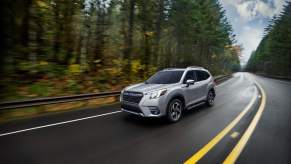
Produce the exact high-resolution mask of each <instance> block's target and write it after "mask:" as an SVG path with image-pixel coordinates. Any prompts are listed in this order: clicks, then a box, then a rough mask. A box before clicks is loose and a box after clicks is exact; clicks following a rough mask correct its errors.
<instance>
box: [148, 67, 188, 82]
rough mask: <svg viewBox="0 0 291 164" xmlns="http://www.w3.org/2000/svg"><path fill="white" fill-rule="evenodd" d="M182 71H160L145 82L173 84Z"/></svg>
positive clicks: (177, 80)
mask: <svg viewBox="0 0 291 164" xmlns="http://www.w3.org/2000/svg"><path fill="white" fill-rule="evenodd" d="M183 73H184V71H183V70H180V71H160V72H157V73H156V74H154V75H153V76H152V77H150V78H149V79H148V80H147V81H146V82H145V83H146V84H173V83H178V82H179V81H180V79H181V77H182V75H183Z"/></svg>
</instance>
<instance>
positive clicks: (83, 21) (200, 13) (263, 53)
mask: <svg viewBox="0 0 291 164" xmlns="http://www.w3.org/2000/svg"><path fill="white" fill-rule="evenodd" d="M1 3H2V4H1V15H2V18H1V23H2V25H3V26H2V28H3V29H2V30H1V42H2V46H1V57H0V67H1V69H0V73H1V81H0V87H1V94H0V99H1V101H4V100H14V99H23V98H33V97H45V96H60V95H71V94H79V93H90V92H100V91H110V90H120V89H121V88H122V87H123V86H125V85H128V84H132V83H134V82H138V81H142V80H144V79H146V78H148V77H149V76H150V75H152V74H153V73H155V72H156V71H157V70H161V69H163V68H165V67H187V66H191V65H197V66H203V67H205V68H207V69H209V70H210V71H211V72H212V74H214V75H219V74H228V73H231V72H233V71H237V70H239V69H240V63H239V56H240V54H241V51H242V47H241V46H240V45H238V44H237V43H236V41H235V35H234V34H233V31H232V27H231V25H230V24H229V22H228V20H227V18H226V16H225V11H224V10H223V8H222V6H221V4H220V3H219V1H217V0H13V1H11V0H3V1H2V2H1ZM287 10H289V12H287ZM284 11H285V12H284V13H282V15H281V16H279V17H278V18H274V20H273V22H272V24H271V25H270V27H269V29H268V30H267V31H266V33H267V34H266V36H265V38H264V40H263V42H262V43H261V44H260V46H259V48H258V50H257V51H256V52H255V53H254V54H253V56H252V60H251V62H250V63H249V69H252V70H253V69H256V68H255V67H254V65H255V66H256V65H257V63H256V61H258V59H259V60H260V61H265V63H267V61H270V62H271V63H270V65H272V68H274V69H270V70H269V69H268V70H266V71H275V70H277V68H276V69H275V67H277V66H278V69H279V68H283V67H284V68H285V65H283V64H287V62H286V61H287V60H286V59H287V58H288V57H289V66H291V64H290V55H291V53H290V44H289V45H288V44H287V43H290V27H291V25H290V20H291V19H290V4H289V9H288V8H287V7H286V8H285V10H284ZM288 27H289V28H288ZM278 31H279V32H280V33H279V32H278ZM286 33H288V34H289V35H286ZM274 34H276V35H274ZM287 36H288V37H287ZM270 42H272V43H273V42H275V43H276V44H270ZM265 47H268V48H265ZM282 47H283V48H282ZM274 51H275V52H276V55H274V56H271V55H270V54H272V52H274ZM288 55H289V56H288ZM282 62H285V63H283V64H282ZM258 66H259V65H258ZM288 71H289V73H290V72H291V71H290V67H289V70H285V72H284V73H285V74H287V73H288Z"/></svg>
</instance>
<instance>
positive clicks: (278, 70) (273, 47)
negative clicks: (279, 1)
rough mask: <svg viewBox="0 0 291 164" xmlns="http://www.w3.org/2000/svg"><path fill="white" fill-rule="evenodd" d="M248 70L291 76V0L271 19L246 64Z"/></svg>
mask: <svg viewBox="0 0 291 164" xmlns="http://www.w3.org/2000/svg"><path fill="white" fill-rule="evenodd" d="M246 70H247V71H251V72H257V73H263V74H267V75H273V76H283V77H291V2H288V3H287V4H286V5H285V6H284V9H283V11H282V12H281V13H280V14H279V15H277V16H274V17H273V19H272V20H270V22H269V25H268V26H267V27H266V28H265V34H264V37H263V39H262V41H261V42H260V44H259V46H258V48H257V49H256V51H254V52H253V53H252V55H251V57H250V60H249V61H248V64H247V66H246Z"/></svg>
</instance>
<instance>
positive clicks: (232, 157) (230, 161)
mask: <svg viewBox="0 0 291 164" xmlns="http://www.w3.org/2000/svg"><path fill="white" fill-rule="evenodd" d="M255 83H256V85H257V86H258V88H259V89H260V91H261V94H262V101H261V104H260V107H259V110H258V111H257V113H256V115H255V117H254V119H253V120H252V122H251V124H250V125H249V127H248V128H247V130H246V131H245V133H244V134H243V136H242V137H241V139H240V140H239V141H238V143H237V144H236V146H235V147H234V149H233V150H232V151H231V152H230V154H229V155H228V156H227V158H226V159H225V161H224V162H223V164H233V163H235V161H236V160H237V158H238V157H239V155H240V154H241V152H242V151H243V149H244V147H245V146H246V144H247V142H248V140H249V139H250V137H251V135H252V133H253V132H254V130H255V128H256V126H257V124H258V122H259V120H260V118H261V116H262V113H263V111H264V109H265V106H266V99H267V98H266V93H265V91H264V89H263V88H262V87H261V86H260V85H259V84H258V83H257V82H255Z"/></svg>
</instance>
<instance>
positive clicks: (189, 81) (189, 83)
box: [186, 79, 195, 86]
mask: <svg viewBox="0 0 291 164" xmlns="http://www.w3.org/2000/svg"><path fill="white" fill-rule="evenodd" d="M194 83H195V80H192V79H188V80H187V81H186V84H187V86H189V85H193V84H194Z"/></svg>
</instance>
